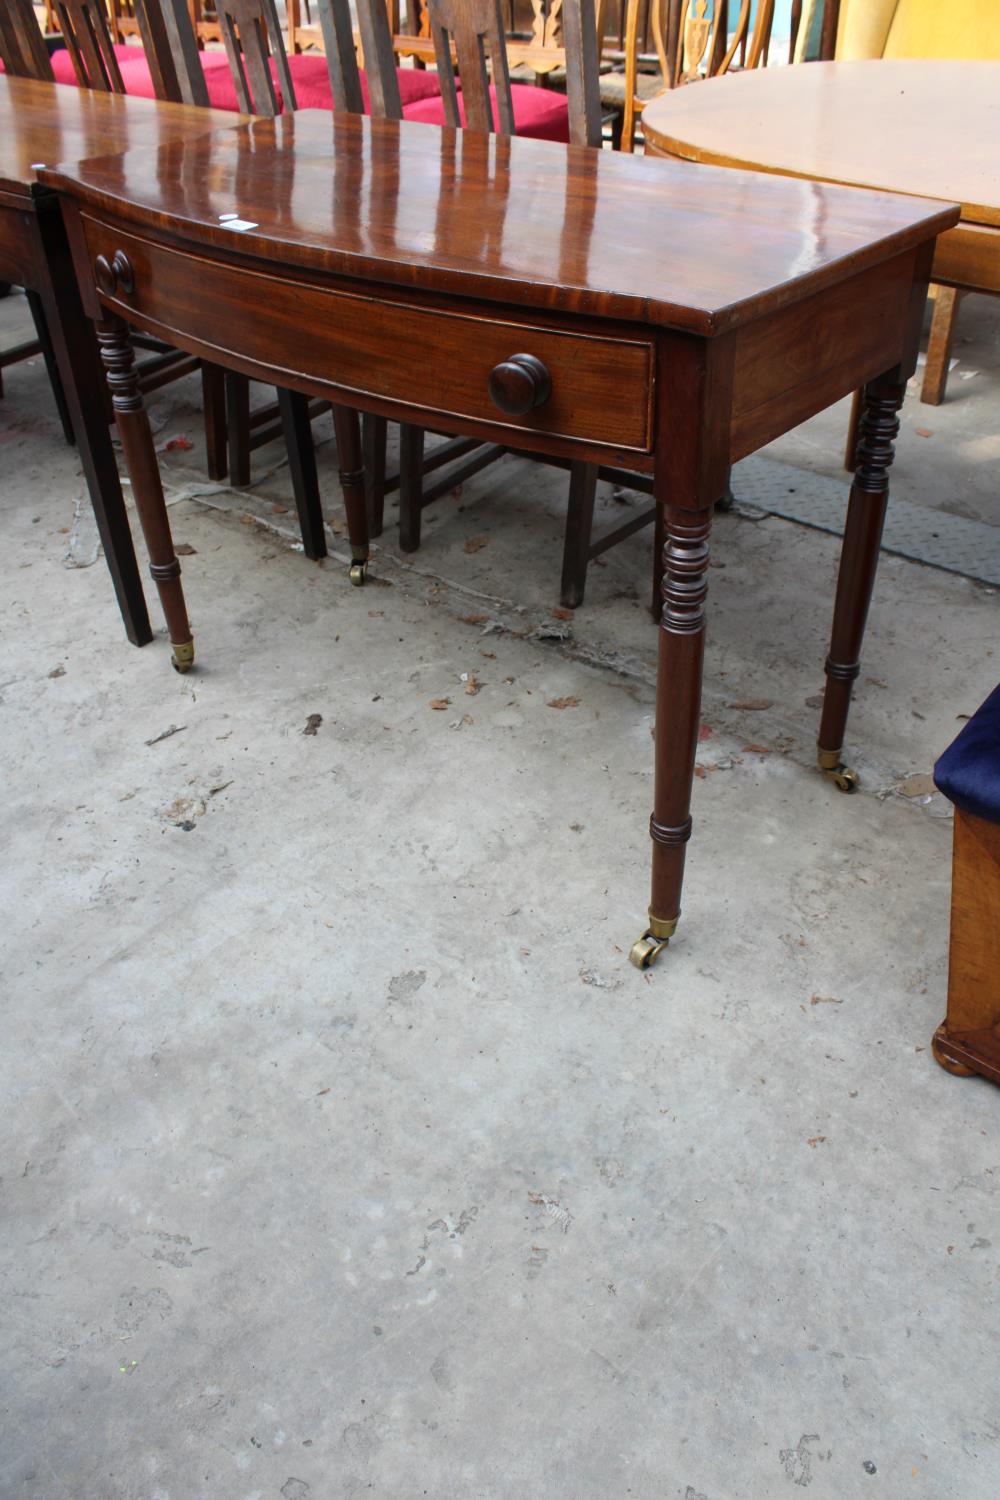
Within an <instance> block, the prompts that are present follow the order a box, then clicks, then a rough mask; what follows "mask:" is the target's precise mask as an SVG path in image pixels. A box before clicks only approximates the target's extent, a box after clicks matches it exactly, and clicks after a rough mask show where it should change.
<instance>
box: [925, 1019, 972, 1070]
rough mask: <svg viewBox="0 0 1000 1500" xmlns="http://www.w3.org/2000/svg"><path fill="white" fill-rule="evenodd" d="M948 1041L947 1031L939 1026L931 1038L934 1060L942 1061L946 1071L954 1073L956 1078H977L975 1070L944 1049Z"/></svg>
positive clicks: (941, 1063)
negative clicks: (955, 1058) (957, 1060)
mask: <svg viewBox="0 0 1000 1500" xmlns="http://www.w3.org/2000/svg"><path fill="white" fill-rule="evenodd" d="M946 1041H947V1032H946V1031H945V1029H944V1027H943V1026H939V1027H938V1029H937V1031H935V1033H934V1035H933V1037H932V1038H931V1051H932V1052H933V1054H934V1061H935V1062H936V1063H940V1065H941V1067H942V1068H944V1070H945V1072H946V1073H954V1075H955V1077H956V1078H975V1076H976V1074H975V1070H974V1069H973V1068H967V1067H966V1066H965V1064H964V1063H960V1062H956V1061H955V1060H954V1058H952V1057H949V1056H948V1054H947V1053H946V1052H945V1051H944V1046H943V1044H944V1043H945V1042H946Z"/></svg>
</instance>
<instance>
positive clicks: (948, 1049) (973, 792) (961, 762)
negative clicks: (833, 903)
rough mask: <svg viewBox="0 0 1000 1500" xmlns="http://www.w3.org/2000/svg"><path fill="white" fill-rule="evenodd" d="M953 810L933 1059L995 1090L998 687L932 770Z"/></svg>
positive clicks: (999, 1078) (999, 1007) (998, 1058)
mask: <svg viewBox="0 0 1000 1500" xmlns="http://www.w3.org/2000/svg"><path fill="white" fill-rule="evenodd" d="M934 780H935V782H936V783H937V786H938V789H939V790H940V791H942V792H943V793H944V795H945V796H946V797H947V798H948V799H949V801H951V802H953V803H954V804H955V846H954V854H953V858H952V890H951V945H950V949H949V959H948V1014H947V1016H946V1017H945V1019H944V1021H943V1022H942V1023H941V1025H940V1026H939V1027H938V1029H937V1031H936V1032H935V1033H934V1041H933V1049H934V1056H935V1057H936V1058H937V1060H938V1062H939V1063H940V1064H941V1066H942V1067H944V1068H947V1069H948V1071H949V1072H951V1073H962V1074H969V1073H981V1074H982V1075H983V1076H984V1077H985V1078H991V1079H992V1080H993V1082H994V1083H1000V687H998V688H997V689H996V690H995V691H994V692H992V693H991V694H990V696H989V697H988V698H987V700H986V702H985V703H984V704H983V706H982V708H980V709H979V710H978V712H977V713H975V714H973V716H972V718H971V719H970V720H969V722H968V723H967V724H966V726H965V728H964V729H963V730H962V732H961V734H960V735H959V736H958V738H957V739H956V740H954V741H953V743H952V744H951V745H949V747H948V749H947V750H946V751H945V753H944V754H943V755H942V756H941V759H940V760H939V761H938V763H937V765H936V766H935V767H934Z"/></svg>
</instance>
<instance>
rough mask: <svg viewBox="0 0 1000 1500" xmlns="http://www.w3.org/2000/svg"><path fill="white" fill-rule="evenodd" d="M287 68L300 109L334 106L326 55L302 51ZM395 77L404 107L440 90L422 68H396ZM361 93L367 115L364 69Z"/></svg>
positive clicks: (369, 108) (435, 80)
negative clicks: (321, 55)
mask: <svg viewBox="0 0 1000 1500" xmlns="http://www.w3.org/2000/svg"><path fill="white" fill-rule="evenodd" d="M288 67H289V71H290V72H291V75H292V82H293V83H294V85H295V98H296V100H297V102H298V106H299V109H332V108H333V93H332V91H331V89H330V74H329V71H328V69H327V66H326V58H325V57H320V56H318V55H317V54H316V53H307V52H306V53H302V54H300V55H296V56H293V57H290V58H289V59H288ZM396 77H397V78H398V79H399V97H400V100H401V101H402V103H403V106H404V108H405V107H406V105H407V104H413V103H415V102H416V101H417V100H418V99H434V98H436V97H437V96H438V95H439V94H440V92H441V89H440V87H439V85H438V78H437V74H436V73H431V72H429V71H423V70H421V69H419V68H397V69H396ZM361 94H362V97H363V99H364V101H365V114H366V115H367V114H370V113H371V99H370V97H369V94H368V80H367V78H366V77H365V74H364V69H362V70H361Z"/></svg>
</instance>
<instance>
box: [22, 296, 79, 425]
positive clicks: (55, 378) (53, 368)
mask: <svg viewBox="0 0 1000 1500" xmlns="http://www.w3.org/2000/svg"><path fill="white" fill-rule="evenodd" d="M25 296H26V297H27V299H28V307H29V308H30V309H31V318H32V322H33V323H34V325H35V332H36V334H37V335H38V342H39V344H41V346H42V358H43V359H44V360H45V368H46V370H47V372H48V377H49V384H50V385H51V387H52V396H53V399H54V401H55V403H56V411H57V412H58V413H59V421H60V422H61V423H62V430H63V437H64V438H65V439H66V441H67V443H69V444H71V445H72V444H73V443H74V442H75V441H76V439H75V437H74V435H73V422H72V419H71V418H70V414H69V407H68V406H67V404H66V392H65V391H64V390H63V383H62V376H61V375H60V374H59V366H58V365H57V364H56V353H55V350H54V349H53V347H52V338H51V336H50V334H49V325H48V323H47V322H46V320H45V309H44V308H43V306H42V299H41V297H40V296H39V295H38V293H37V292H29V291H26V292H25Z"/></svg>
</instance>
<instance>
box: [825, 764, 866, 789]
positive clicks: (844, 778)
mask: <svg viewBox="0 0 1000 1500" xmlns="http://www.w3.org/2000/svg"><path fill="white" fill-rule="evenodd" d="M828 775H829V777H830V780H831V781H832V782H833V784H834V786H835V787H836V788H837V791H838V792H846V793H847V794H848V796H849V795H850V794H851V792H856V791H857V789H858V787H859V786H860V785H861V777H860V776H859V775H858V773H857V771H854V770H852V769H851V767H850V766H838V767H837V769H836V770H835V771H830V772H828Z"/></svg>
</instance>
